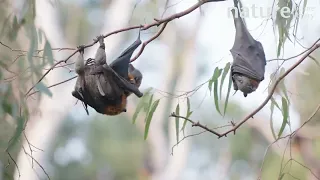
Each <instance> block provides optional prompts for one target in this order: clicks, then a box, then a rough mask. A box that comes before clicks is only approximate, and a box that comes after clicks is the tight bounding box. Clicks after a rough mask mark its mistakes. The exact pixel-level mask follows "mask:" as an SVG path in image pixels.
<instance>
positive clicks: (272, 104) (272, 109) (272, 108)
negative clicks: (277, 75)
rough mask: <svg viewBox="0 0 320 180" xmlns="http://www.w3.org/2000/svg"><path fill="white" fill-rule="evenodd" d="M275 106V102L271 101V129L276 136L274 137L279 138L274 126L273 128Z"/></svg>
mask: <svg viewBox="0 0 320 180" xmlns="http://www.w3.org/2000/svg"><path fill="white" fill-rule="evenodd" d="M274 106H275V104H274V103H273V101H271V106H270V111H271V114H270V129H271V132H272V136H273V138H274V139H277V136H276V133H275V131H274V128H273V111H274Z"/></svg>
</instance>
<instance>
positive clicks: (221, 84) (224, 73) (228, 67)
mask: <svg viewBox="0 0 320 180" xmlns="http://www.w3.org/2000/svg"><path fill="white" fill-rule="evenodd" d="M230 66H231V63H230V62H228V63H227V64H226V66H225V67H224V68H223V73H222V76H221V81H220V99H221V95H222V87H223V83H224V80H225V78H226V77H227V74H228V72H229V69H230Z"/></svg>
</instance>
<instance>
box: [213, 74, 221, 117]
mask: <svg viewBox="0 0 320 180" xmlns="http://www.w3.org/2000/svg"><path fill="white" fill-rule="evenodd" d="M213 86H214V87H213V88H214V90H213V91H214V92H213V93H214V104H215V106H216V110H217V111H218V112H219V114H220V115H221V112H220V107H219V97H218V80H215V81H214V85H213Z"/></svg>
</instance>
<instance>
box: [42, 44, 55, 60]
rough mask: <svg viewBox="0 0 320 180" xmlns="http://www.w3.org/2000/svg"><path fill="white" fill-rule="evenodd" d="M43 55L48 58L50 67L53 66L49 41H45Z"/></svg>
mask: <svg viewBox="0 0 320 180" xmlns="http://www.w3.org/2000/svg"><path fill="white" fill-rule="evenodd" d="M43 55H44V56H46V57H48V62H49V63H50V65H53V63H54V59H53V54H52V48H51V45H50V43H49V41H46V44H45V46H44V53H43Z"/></svg>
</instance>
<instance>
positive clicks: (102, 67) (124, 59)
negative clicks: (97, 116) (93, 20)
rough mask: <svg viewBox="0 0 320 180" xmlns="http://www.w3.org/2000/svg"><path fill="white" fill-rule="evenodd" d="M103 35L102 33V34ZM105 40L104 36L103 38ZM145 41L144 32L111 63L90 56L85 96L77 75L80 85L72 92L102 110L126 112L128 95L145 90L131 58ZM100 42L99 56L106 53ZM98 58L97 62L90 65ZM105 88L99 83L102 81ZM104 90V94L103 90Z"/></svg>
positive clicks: (116, 112)
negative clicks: (140, 87)
mask: <svg viewBox="0 0 320 180" xmlns="http://www.w3.org/2000/svg"><path fill="white" fill-rule="evenodd" d="M100 37H101V36H100ZM99 42H101V40H99ZM140 44H141V40H140V32H139V37H138V39H137V40H136V41H135V42H134V43H133V44H132V45H131V46H130V47H129V48H127V49H126V50H125V51H124V52H123V53H121V55H120V56H119V57H118V58H117V59H116V60H115V61H114V62H112V63H111V64H110V66H108V64H107V63H104V64H103V63H97V62H101V61H97V60H96V59H91V58H89V59H88V60H87V62H86V66H85V76H84V77H85V81H86V84H85V87H86V91H85V92H84V93H83V94H84V95H83V97H81V95H80V94H79V87H81V86H80V85H79V84H81V83H80V82H81V79H79V78H78V79H77V82H76V84H78V86H77V85H76V89H75V91H73V92H72V95H73V96H74V97H76V98H77V99H79V100H81V101H83V102H85V103H87V104H88V105H89V106H91V107H92V108H94V109H95V110H96V111H97V112H98V113H101V114H106V115H117V114H120V113H121V112H126V102H127V97H128V96H129V95H130V94H131V93H134V94H136V95H137V96H138V97H142V96H143V94H142V93H141V92H140V91H139V89H138V88H139V86H140V84H141V81H142V74H141V72H140V71H139V70H137V69H135V68H134V67H133V66H132V65H131V64H130V65H129V63H130V58H131V56H132V54H133V52H134V50H135V49H136V48H137V47H138V46H139V45H140ZM101 47H102V46H101V43H100V46H99V48H98V50H97V53H96V57H95V58H97V57H103V56H104V55H102V56H101V55H97V54H101V53H102V54H103V53H104V50H103V51H100V50H99V49H102V48H101ZM99 51H100V52H99ZM92 61H94V62H93V63H94V64H93V65H89V64H90V63H92ZM97 81H99V84H100V85H101V87H100V88H101V89H99V87H98V83H97ZM101 90H102V91H103V94H101Z"/></svg>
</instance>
